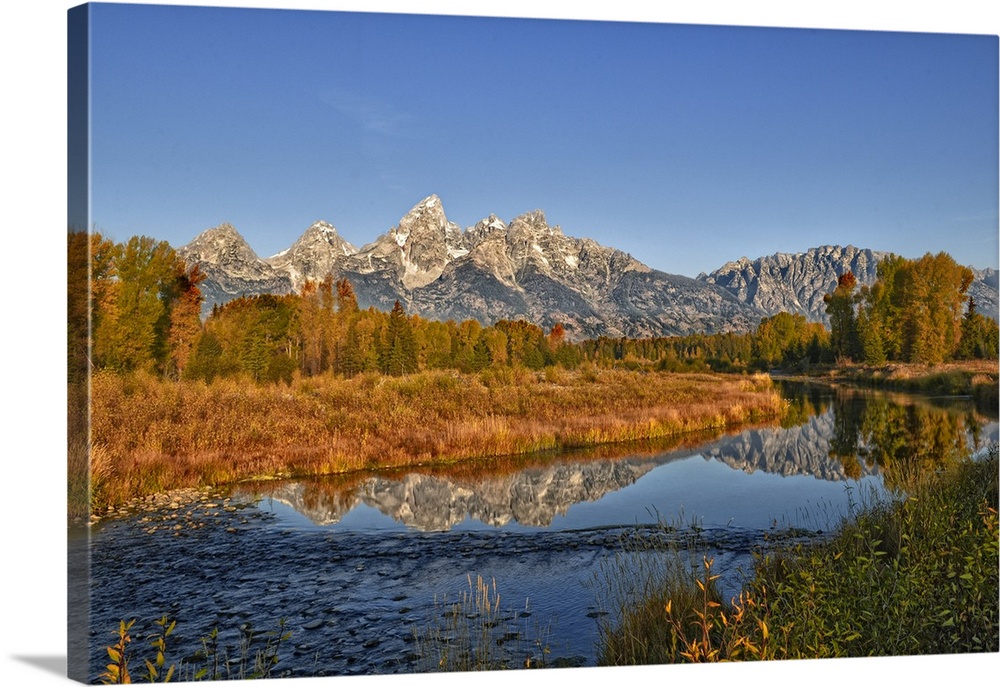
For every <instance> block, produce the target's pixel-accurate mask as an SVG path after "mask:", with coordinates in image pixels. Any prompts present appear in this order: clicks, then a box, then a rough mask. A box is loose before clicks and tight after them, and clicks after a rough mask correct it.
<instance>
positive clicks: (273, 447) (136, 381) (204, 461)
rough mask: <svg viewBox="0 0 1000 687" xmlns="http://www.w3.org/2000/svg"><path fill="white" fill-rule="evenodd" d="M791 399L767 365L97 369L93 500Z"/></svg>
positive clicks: (599, 430)
mask: <svg viewBox="0 0 1000 687" xmlns="http://www.w3.org/2000/svg"><path fill="white" fill-rule="evenodd" d="M782 408H783V401H782V400H781V398H780V395H779V394H778V393H777V392H776V391H775V390H774V389H773V388H772V385H771V381H770V379H769V378H767V377H766V376H754V377H746V376H731V375H730V376H727V375H713V374H684V375H678V374H667V373H660V374H656V373H643V372H627V371H621V370H594V369H590V370H586V371H584V372H581V373H574V372H562V373H560V374H559V375H548V376H546V375H545V374H544V373H541V372H539V373H536V372H532V371H529V370H517V369H510V368H507V369H501V370H489V371H486V372H483V373H480V374H475V375H462V374H458V373H455V372H423V373H419V374H414V375H409V376H406V377H398V378H395V377H384V376H379V375H362V376H359V377H355V378H353V379H343V378H334V377H323V378H301V379H299V378H297V379H295V380H294V381H293V382H292V383H291V384H290V385H283V384H278V385H271V386H257V385H254V384H252V383H249V382H247V381H238V380H221V381H216V382H213V383H212V384H205V383H202V382H167V381H163V380H160V379H157V378H154V377H151V376H145V375H129V376H119V375H113V374H97V375H95V376H94V379H93V384H92V411H93V412H92V440H93V445H92V451H91V505H92V507H93V508H95V509H101V508H106V507H108V506H110V505H117V504H119V503H123V502H125V501H127V500H129V499H131V498H134V497H136V496H142V495H145V494H150V493H155V492H159V491H165V490H168V489H172V488H177V487H185V486H197V485H205V484H221V483H226V482H233V481H238V480H242V479H248V478H262V477H274V476H296V475H321V474H337V473H347V472H351V471H356V470H369V469H376V468H379V469H383V468H392V467H401V466H410V465H420V464H432V463H440V462H449V461H456V460H461V459H467V458H475V457H484V456H501V455H514V454H523V453H528V452H533V451H539V450H545V449H566V448H574V447H584V446H592V445H596V444H603V443H610V442H623V441H641V440H648V439H657V438H661V437H668V436H672V435H677V434H681V433H686V432H691V431H694V430H700V429H708V428H721V427H726V426H732V425H737V424H741V423H746V422H753V421H758V420H760V419H762V418H766V417H774V416H777V415H778V414H779V413H780V412H781V410H782Z"/></svg>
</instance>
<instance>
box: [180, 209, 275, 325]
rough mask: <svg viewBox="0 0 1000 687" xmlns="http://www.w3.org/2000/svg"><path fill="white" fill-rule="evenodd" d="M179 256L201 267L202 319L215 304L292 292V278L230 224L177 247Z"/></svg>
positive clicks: (215, 228) (225, 224) (206, 231)
mask: <svg viewBox="0 0 1000 687" xmlns="http://www.w3.org/2000/svg"><path fill="white" fill-rule="evenodd" d="M177 254H178V255H179V256H180V257H181V258H182V259H183V260H184V261H185V262H186V263H187V264H188V265H194V264H197V265H199V266H200V268H201V271H202V272H203V273H204V274H205V277H206V279H205V282H203V283H202V285H201V291H202V294H203V295H204V297H205V299H204V301H203V303H202V315H203V316H205V315H207V314H208V313H209V312H210V311H211V309H212V306H213V305H216V304H221V303H225V302H226V301H228V300H231V299H233V298H236V297H239V296H242V295H245V294H251V293H275V294H281V293H288V292H289V291H291V290H292V283H291V280H290V279H289V277H288V276H287V275H286V274H282V273H279V272H278V271H276V270H275V269H274V267H273V266H272V265H271V264H270V263H268V262H267V261H265V260H261V259H260V258H259V257H257V254H256V253H255V252H254V250H253V248H251V247H250V244H249V243H247V241H246V239H244V238H243V236H242V235H241V234H240V233H239V232H238V231H237V230H236V228H235V227H234V226H233V225H232V224H229V223H228V222H224V223H223V224H220V225H218V226H216V227H212V228H211V229H206V230H205V231H203V232H202V233H200V234H199V235H198V236H196V237H195V238H194V239H193V240H192V241H191V242H190V243H188V244H186V245H184V246H181V247H180V248H178V249H177Z"/></svg>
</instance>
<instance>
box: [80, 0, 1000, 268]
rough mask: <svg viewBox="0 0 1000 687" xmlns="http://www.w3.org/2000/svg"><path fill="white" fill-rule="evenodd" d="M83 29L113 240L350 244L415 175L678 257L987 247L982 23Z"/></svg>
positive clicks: (708, 261) (98, 174)
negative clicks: (226, 230)
mask: <svg viewBox="0 0 1000 687" xmlns="http://www.w3.org/2000/svg"><path fill="white" fill-rule="evenodd" d="M276 4H280V3H276ZM92 41H93V49H92V56H93V63H92V93H93V110H92V112H93V120H92V127H93V128H92V132H93V134H92V141H93V158H92V159H93V196H92V197H93V208H92V217H91V221H92V222H93V223H94V225H96V226H97V228H98V229H100V230H102V231H104V232H107V233H108V234H110V235H112V236H113V237H115V238H117V239H122V238H125V237H127V236H129V235H131V234H134V233H144V234H147V235H151V236H154V237H156V238H160V239H165V240H167V241H169V242H170V243H171V244H172V245H175V246H179V245H182V244H184V243H186V242H187V241H189V240H191V239H192V238H194V236H195V235H197V234H198V233H200V232H201V231H202V230H204V229H206V228H208V227H211V226H215V225H217V224H219V223H221V222H225V221H228V222H231V223H232V224H233V225H234V226H235V227H236V228H237V229H238V230H239V231H240V232H241V233H242V234H243V235H244V236H245V237H246V238H247V240H248V241H249V242H250V244H251V246H253V248H254V249H255V250H256V251H257V253H258V254H259V255H261V256H268V255H271V254H273V253H276V252H277V251H279V250H282V249H284V248H287V247H288V246H289V245H290V244H291V243H292V241H294V240H295V238H297V237H298V236H299V235H300V234H301V233H302V232H303V231H304V230H305V229H306V228H307V227H308V226H309V224H311V223H312V222H313V221H314V220H317V219H324V220H327V221H329V222H331V223H333V224H334V225H335V226H336V227H337V228H338V229H339V230H340V233H341V234H342V235H343V236H344V237H345V238H347V239H348V240H349V241H351V242H352V243H354V244H355V245H358V246H360V245H362V244H364V243H367V242H369V241H372V240H374V239H375V237H376V236H378V235H379V234H381V233H383V232H385V231H387V230H388V229H389V228H390V227H391V226H393V225H394V224H396V223H397V222H398V220H399V218H400V217H401V216H402V215H403V214H404V213H405V212H406V211H407V210H408V209H409V208H410V207H412V206H413V205H414V204H416V203H417V202H418V201H420V200H421V199H422V198H423V197H425V196H427V195H429V194H431V193H436V194H438V195H439V196H441V198H442V201H443V203H444V207H445V210H446V212H447V214H448V216H449V218H450V219H451V220H453V221H454V222H456V223H457V224H459V225H460V226H461V227H463V228H465V227H467V226H470V225H472V224H474V223H475V222H476V221H478V220H479V219H481V218H482V217H485V216H486V215H487V214H489V213H496V214H497V215H499V216H500V217H502V218H503V219H505V220H508V221H509V220H510V219H511V218H513V217H514V216H515V215H518V214H520V213H523V212H526V211H529V210H533V209H542V210H544V211H545V213H546V215H547V217H548V219H549V222H550V223H552V224H559V225H561V226H562V228H563V230H564V231H565V232H566V233H568V234H570V235H573V236H578V237H584V236H586V237H591V238H594V239H596V240H598V241H599V242H601V243H604V244H607V245H613V246H615V247H618V248H621V249H623V250H626V251H628V252H630V253H632V254H633V255H634V256H635V257H637V258H639V259H640V260H642V261H644V262H646V263H647V264H649V265H651V266H653V267H656V268H658V269H662V270H665V271H668V272H673V273H678V274H686V275H689V276H695V275H697V274H698V273H699V272H700V271H710V270H712V269H714V268H716V267H719V266H721V265H722V264H723V263H725V262H726V261H728V260H731V259H736V258H739V257H740V256H744V255H745V256H747V257H751V258H753V257H757V256H759V255H767V254H771V253H774V252H778V251H783V252H795V251H801V250H805V249H807V248H809V247H812V246H817V245H823V244H832V243H840V244H847V243H851V244H854V245H856V246H863V247H870V248H876V249H881V250H891V251H894V252H897V253H900V254H903V255H906V256H908V257H916V256H918V255H921V254H923V253H924V252H926V251H934V252H936V251H939V250H946V251H948V252H950V253H951V254H952V255H954V256H955V257H956V258H957V259H958V260H959V261H961V262H963V263H967V264H969V263H971V264H974V265H976V266H978V267H986V266H996V264H997V243H998V241H997V236H998V229H997V226H998V225H997V221H998V220H997V186H998V179H997V154H998V153H997V151H998V140H997V126H998V123H997V82H998V75H997V38H996V36H974V35H947V34H919V33H902V32H897V33H890V32H877V31H866V32H861V31H834V30H806V29H780V28H779V29H768V28H749V27H706V26H694V25H668V24H652V23H645V24H643V23H629V22H610V23H609V22H597V21H572V20H537V19H510V18H484V17H442V16H437V17H434V16H415V15H402V14H352V13H330V12H315V11H301V10H294V11H293V10H261V9H233V8H197V7H195V8H192V7H176V6H175V7H152V6H142V5H101V4H98V5H96V6H94V14H93V33H92Z"/></svg>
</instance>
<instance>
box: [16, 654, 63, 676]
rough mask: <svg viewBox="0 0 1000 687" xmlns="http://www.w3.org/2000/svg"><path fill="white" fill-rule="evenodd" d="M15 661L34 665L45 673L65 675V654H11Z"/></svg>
mask: <svg viewBox="0 0 1000 687" xmlns="http://www.w3.org/2000/svg"><path fill="white" fill-rule="evenodd" d="M11 658H12V659H14V660H15V661H20V662H21V663H26V664H27V665H29V666H34V667H35V668H39V669H40V670H44V671H45V672H47V673H53V674H55V675H58V676H59V677H66V656H65V655H63V656H11Z"/></svg>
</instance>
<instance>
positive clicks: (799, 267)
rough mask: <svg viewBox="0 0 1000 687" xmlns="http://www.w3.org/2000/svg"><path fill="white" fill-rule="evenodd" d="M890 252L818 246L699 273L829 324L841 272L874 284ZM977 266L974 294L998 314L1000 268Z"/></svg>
mask: <svg viewBox="0 0 1000 687" xmlns="http://www.w3.org/2000/svg"><path fill="white" fill-rule="evenodd" d="M889 255H891V254H890V253H888V252H885V251H875V250H870V249H867V248H856V247H854V246H850V245H848V246H819V247H817V248H810V249H809V250H807V251H805V252H803V253H775V254H773V255H769V256H764V257H759V258H757V259H755V260H749V259H747V258H745V257H743V258H740V259H739V260H736V261H733V262H728V263H726V264H725V265H723V266H722V267H720V268H719V269H717V270H715V271H714V272H712V273H711V274H700V275H698V277H697V278H698V280H699V281H702V282H704V283H707V284H715V285H717V286H721V287H723V288H725V289H726V290H727V291H729V292H730V293H732V294H733V295H734V296H736V297H737V298H739V299H740V300H741V301H742V302H744V303H746V304H747V305H751V306H754V307H756V308H758V309H760V310H763V311H764V312H766V313H768V314H776V313H779V312H782V311H784V312H789V313H793V314H801V315H804V316H805V317H806V318H807V319H809V320H810V321H813V322H822V323H824V324H829V317H827V314H826V305H825V303H824V302H823V296H824V294H827V293H830V292H831V291H833V289H834V288H836V286H837V279H838V278H839V277H840V275H842V274H844V273H845V272H847V271H848V270H850V271H851V272H852V273H853V274H854V276H855V278H856V279H857V280H858V285H859V286H871V285H872V284H874V283H875V280H876V279H877V277H878V275H877V271H876V270H877V268H878V263H879V262H880V261H881V260H882V259H884V258H886V257H888V256H889ZM973 272H974V274H975V277H976V278H975V281H973V283H972V286H970V287H969V295H970V296H972V298H973V299H974V300H975V302H976V307H977V308H978V310H979V312H982V313H983V314H985V315H988V316H990V317H992V318H993V319H997V316H998V314H997V311H998V298H997V295H998V294H997V271H996V270H994V269H992V268H989V269H985V270H977V269H973Z"/></svg>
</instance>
